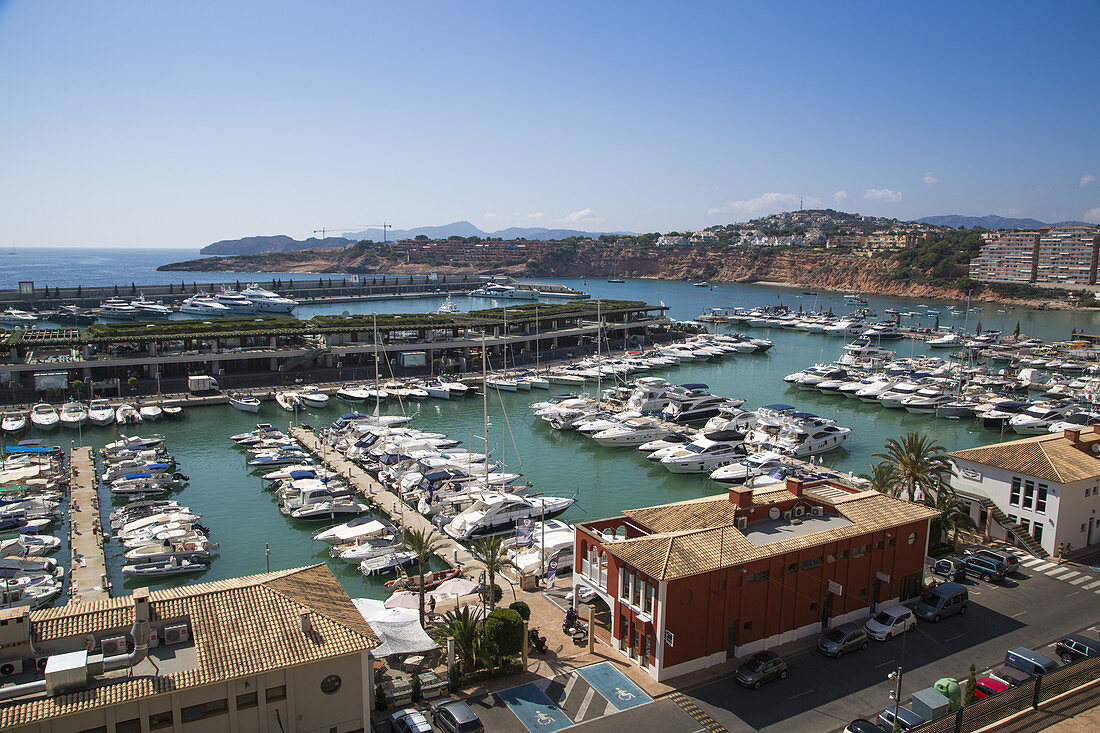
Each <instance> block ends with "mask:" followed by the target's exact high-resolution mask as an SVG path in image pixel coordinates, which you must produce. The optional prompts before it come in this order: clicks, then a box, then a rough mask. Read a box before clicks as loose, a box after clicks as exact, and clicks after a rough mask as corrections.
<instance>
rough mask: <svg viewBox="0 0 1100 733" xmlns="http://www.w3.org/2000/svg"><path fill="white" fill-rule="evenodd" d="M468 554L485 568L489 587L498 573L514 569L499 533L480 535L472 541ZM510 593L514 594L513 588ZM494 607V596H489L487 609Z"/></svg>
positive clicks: (493, 583)
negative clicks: (480, 536)
mask: <svg viewBox="0 0 1100 733" xmlns="http://www.w3.org/2000/svg"><path fill="white" fill-rule="evenodd" d="M470 555H472V556H473V558H474V560H476V561H477V562H478V563H480V564H481V566H482V567H484V568H485V573H486V575H488V579H489V588H492V587H493V585H495V583H496V577H497V574H498V573H500V572H501V571H503V570H505V569H507V568H511V569H513V570H515V569H516V565H515V563H513V562H512V561H511V560H509V559H508V558H507V557H506V556H505V554H504V538H503V537H501V536H500V535H491V536H489V537H482V538H481V539H479V540H478V541H476V542H474V543H473V545H472V546H471V547H470ZM508 584H509V585H511V581H509V583H508ZM512 595H513V596H514V595H515V589H514V588H513V589H512ZM495 607H496V598H494V597H492V596H490V597H489V610H492V609H493V608H495Z"/></svg>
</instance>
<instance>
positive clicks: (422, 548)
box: [405, 527, 444, 626]
mask: <svg viewBox="0 0 1100 733" xmlns="http://www.w3.org/2000/svg"><path fill="white" fill-rule="evenodd" d="M405 544H406V545H407V546H408V548H409V550H410V551H411V552H413V553H414V554H415V555H416V560H417V562H418V563H419V565H420V588H419V589H418V590H417V592H418V593H419V594H420V625H421V626H423V625H424V568H425V567H426V566H427V564H428V559H429V558H431V556H432V555H434V554H435V553H436V551H437V550H439V549H440V548H441V547H442V546H443V544H444V539H443V538H442V537H440V536H439V535H438V534H436V531H435V530H434V529H432V528H430V527H429V528H428V529H427V530H423V529H410V530H408V532H406V533H405Z"/></svg>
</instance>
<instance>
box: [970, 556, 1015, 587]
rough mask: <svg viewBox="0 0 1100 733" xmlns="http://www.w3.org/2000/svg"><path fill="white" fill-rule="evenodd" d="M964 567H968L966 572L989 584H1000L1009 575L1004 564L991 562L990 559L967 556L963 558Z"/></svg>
mask: <svg viewBox="0 0 1100 733" xmlns="http://www.w3.org/2000/svg"><path fill="white" fill-rule="evenodd" d="M963 565H964V566H965V567H966V572H968V573H972V574H974V575H976V576H978V577H979V578H981V579H982V580H984V581H985V582H987V583H992V582H994V581H997V582H1000V581H1002V580H1004V579H1005V575H1007V574H1008V571H1007V570H1006V569H1005V566H1004V563H1000V562H997V561H996V560H991V559H990V558H988V557H980V556H978V555H966V556H964V557H963Z"/></svg>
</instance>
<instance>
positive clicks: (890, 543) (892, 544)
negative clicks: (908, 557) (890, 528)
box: [886, 537, 898, 547]
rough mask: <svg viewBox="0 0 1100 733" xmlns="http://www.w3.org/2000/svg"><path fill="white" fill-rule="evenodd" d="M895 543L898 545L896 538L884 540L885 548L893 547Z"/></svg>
mask: <svg viewBox="0 0 1100 733" xmlns="http://www.w3.org/2000/svg"><path fill="white" fill-rule="evenodd" d="M897 543H898V538H897V537H891V538H890V539H888V540H886V546H887V547H893V546H894V545H896V544H897Z"/></svg>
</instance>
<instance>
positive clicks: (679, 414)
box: [660, 384, 726, 423]
mask: <svg viewBox="0 0 1100 733" xmlns="http://www.w3.org/2000/svg"><path fill="white" fill-rule="evenodd" d="M725 403H726V398H725V397H720V396H718V395H714V394H711V393H710V391H709V388H708V387H707V385H705V384H683V385H680V390H677V391H676V392H670V393H669V403H668V405H666V406H665V408H664V409H663V410H661V412H660V417H661V419H664V420H671V421H672V422H676V423H689V422H696V421H698V420H707V419H709V418H712V417H714V416H715V415H717V414H718V412H719V410H720V409H721V408H722V406H723V405H724V404H725Z"/></svg>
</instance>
